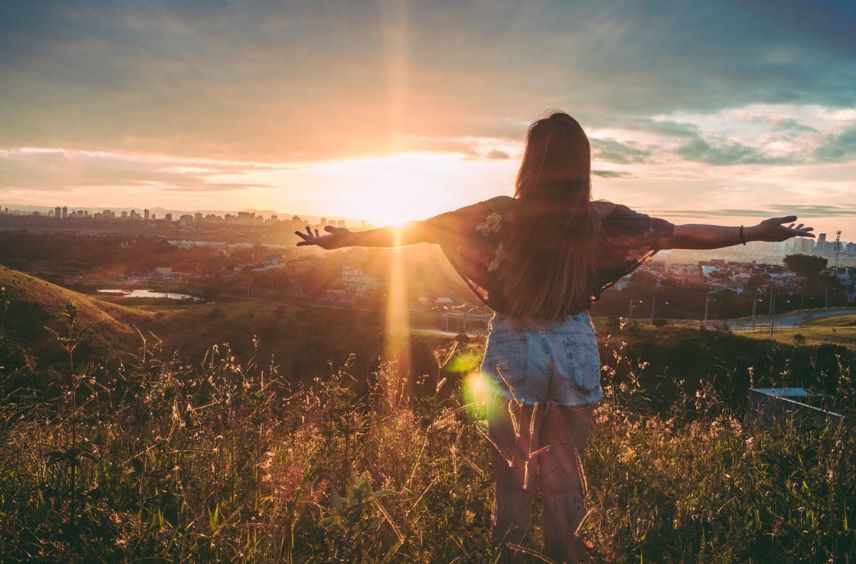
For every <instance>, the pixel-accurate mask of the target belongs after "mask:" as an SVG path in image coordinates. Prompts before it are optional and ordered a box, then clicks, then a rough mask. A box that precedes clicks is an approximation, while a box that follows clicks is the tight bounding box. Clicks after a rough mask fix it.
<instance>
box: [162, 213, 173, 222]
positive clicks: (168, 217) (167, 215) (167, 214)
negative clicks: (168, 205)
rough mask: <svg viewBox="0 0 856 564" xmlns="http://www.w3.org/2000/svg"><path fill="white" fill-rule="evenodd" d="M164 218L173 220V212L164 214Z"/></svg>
mask: <svg viewBox="0 0 856 564" xmlns="http://www.w3.org/2000/svg"><path fill="white" fill-rule="evenodd" d="M163 220H164V221H172V214H171V213H165V214H163Z"/></svg>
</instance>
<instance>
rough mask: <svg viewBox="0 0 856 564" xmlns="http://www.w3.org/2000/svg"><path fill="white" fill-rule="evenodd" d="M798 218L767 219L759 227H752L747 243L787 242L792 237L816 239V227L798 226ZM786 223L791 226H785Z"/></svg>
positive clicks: (748, 233)
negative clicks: (814, 231)
mask: <svg viewBox="0 0 856 564" xmlns="http://www.w3.org/2000/svg"><path fill="white" fill-rule="evenodd" d="M796 220H797V216H795V215H788V216H785V217H771V218H770V219H765V220H764V221H762V222H761V223H759V224H758V225H755V226H753V227H750V228H749V229H748V232H747V233H746V240H747V241H769V242H778V241H785V240H787V239H790V238H791V237H814V233H811V231H813V230H814V227H804V226H803V224H802V223H800V224H799V225H796V223H795V222H796ZM785 223H790V225H788V226H785V225H784V224H785Z"/></svg>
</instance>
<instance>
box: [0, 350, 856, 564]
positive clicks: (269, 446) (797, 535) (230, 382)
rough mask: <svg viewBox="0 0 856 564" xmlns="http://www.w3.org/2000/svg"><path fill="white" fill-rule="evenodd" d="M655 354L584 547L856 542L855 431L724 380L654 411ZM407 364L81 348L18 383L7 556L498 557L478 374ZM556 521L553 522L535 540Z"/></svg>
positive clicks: (835, 555)
mask: <svg viewBox="0 0 856 564" xmlns="http://www.w3.org/2000/svg"><path fill="white" fill-rule="evenodd" d="M457 354H461V355H467V354H471V351H458V353H457ZM452 360H453V362H452V364H454V359H452ZM462 364H467V362H463V363H462ZM636 366H638V363H637V359H627V358H624V357H622V355H621V353H620V352H619V354H617V355H616V356H614V357H612V358H610V359H609V362H608V366H607V368H606V370H605V371H604V384H605V388H606V392H607V400H606V401H605V402H604V403H603V404H602V405H601V407H600V408H599V409H598V410H597V412H596V422H597V424H596V427H595V431H594V433H593V436H592V438H591V441H590V444H589V446H588V448H587V450H586V452H585V456H584V461H583V465H584V468H585V472H586V478H587V483H588V491H589V495H588V499H587V509H588V511H589V515H588V518H587V519H586V521H585V523H584V526H583V529H582V534H583V535H584V538H585V539H586V540H587V541H588V544H589V545H590V548H589V549H588V553H587V554H586V559H587V560H590V561H604V562H612V561H628V562H629V561H644V560H653V561H676V562H677V561H696V560H698V561H756V562H766V561H776V560H780V561H823V562H826V561H841V560H844V559H846V558H847V555H850V554H853V552H854V550H856V533H854V531H853V530H852V529H851V527H850V523H852V522H853V517H854V515H853V507H854V504H856V473H854V453H856V436H854V434H853V433H848V430H847V429H845V428H826V429H822V430H814V431H808V430H805V431H798V430H797V429H795V428H793V427H792V426H788V425H787V424H784V425H782V426H780V427H774V428H754V427H753V426H751V425H747V424H745V422H744V421H742V420H741V419H738V418H737V417H736V415H735V414H734V413H733V412H732V411H731V410H730V409H729V408H728V406H726V405H724V404H723V403H722V402H720V401H719V400H718V399H717V397H716V394H715V393H714V392H713V391H712V390H710V391H708V392H703V393H700V394H699V395H697V396H696V397H691V398H683V402H684V404H685V405H686V406H687V412H688V413H689V412H691V413H693V416H692V417H684V416H681V414H680V413H676V414H675V415H674V416H668V417H667V416H656V415H650V414H649V415H645V416H643V415H640V414H638V413H636V412H634V411H633V410H632V409H631V408H630V407H629V406H630V405H632V404H633V402H632V399H633V395H634V394H635V393H638V389H637V384H638V382H637V381H636V380H635V376H634V370H635V368H634V367H636ZM845 380H846V381H842V389H844V388H846V389H844V393H846V394H851V395H850V396H849V397H852V385H851V384H850V381H849V374H848V375H847V376H846V378H845ZM397 381H398V380H397V376H396V373H395V367H394V366H393V365H390V364H386V365H384V366H383V367H382V368H381V370H379V371H378V372H377V373H376V374H375V375H374V377H373V379H372V381H371V382H368V383H365V382H363V383H360V382H356V381H355V379H354V378H353V376H352V375H351V374H350V373H349V365H348V364H346V365H345V366H342V367H340V368H339V369H336V370H331V373H330V374H328V375H325V376H324V377H323V378H318V379H316V380H315V381H313V382H311V383H309V384H306V385H298V384H295V383H291V382H287V381H284V380H283V379H282V378H280V377H279V375H278V371H277V368H276V366H275V365H272V364H267V365H259V364H258V363H257V361H256V359H255V357H250V358H248V359H245V360H244V361H241V360H239V359H237V358H235V356H234V355H233V354H232V352H231V349H230V348H229V347H228V345H218V346H215V347H213V348H212V349H211V350H210V351H209V354H208V355H207V356H206V358H205V359H204V361H203V362H201V363H199V364H194V365H190V364H186V363H183V362H180V361H177V360H174V359H172V358H169V357H168V356H167V357H164V356H163V355H162V354H161V353H159V352H158V351H157V350H151V349H150V348H149V347H145V348H144V349H143V350H142V351H141V353H140V354H139V355H138V357H137V359H136V360H135V362H133V363H126V364H125V365H123V366H119V367H115V366H113V367H98V366H88V367H81V368H73V369H72V371H71V373H70V374H68V378H67V382H66V384H65V385H64V392H63V394H61V395H59V396H49V395H47V394H44V393H41V392H39V391H38V390H25V389H17V390H9V389H4V388H0V389H4V393H5V394H6V397H4V398H3V401H2V403H0V425H2V426H1V427H0V438H2V447H0V551H1V552H2V554H3V555H4V560H7V561H20V560H34V559H35V560H42V561H127V560H143V559H148V560H156V561H161V560H168V561H214V560H216V561H233V560H241V561H258V562H270V561H286V562H314V561H324V562H336V561H342V562H346V561H347V562H350V561H393V562H402V561H419V562H484V561H490V559H491V555H490V548H489V546H490V545H489V538H490V536H489V526H490V511H491V504H492V479H491V468H490V464H489V462H488V461H489V456H488V455H489V451H488V448H490V447H489V445H488V444H487V443H486V441H485V440H484V438H483V433H482V432H481V430H480V428H481V427H483V425H484V422H483V421H482V420H481V417H480V411H479V410H478V409H474V408H473V406H464V405H462V402H463V400H462V399H461V397H462V395H461V394H459V393H458V394H452V395H450V396H443V398H441V396H440V394H437V393H436V390H437V384H438V382H439V381H441V380H440V379H439V375H437V376H435V375H432V376H431V377H428V378H423V379H422V380H421V381H420V383H419V384H418V385H417V386H416V392H415V393H414V395H413V399H409V400H408V399H402V396H401V394H400V393H399V392H398V390H399V388H398V387H397V385H396V382H397ZM690 408H691V409H690ZM72 477H73V480H72ZM72 481H73V483H72ZM538 537H539V531H538V529H537V527H535V528H533V530H532V535H531V538H530V540H529V545H530V547H532V548H531V550H532V551H533V552H531V553H530V556H528V557H527V558H531V559H532V560H533V561H537V558H538V557H537V554H536V553H535V552H534V547H537V546H538V544H537V543H538Z"/></svg>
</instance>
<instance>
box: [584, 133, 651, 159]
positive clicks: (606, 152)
mask: <svg viewBox="0 0 856 564" xmlns="http://www.w3.org/2000/svg"><path fill="white" fill-rule="evenodd" d="M591 145H592V148H594V149H595V151H594V153H595V157H596V158H598V159H600V160H604V161H609V162H613V163H619V164H631V163H642V162H645V160H646V159H647V158H648V157H649V156H650V155H651V151H649V150H648V149H643V148H641V147H637V146H636V145H634V144H631V143H622V142H620V141H616V140H615V139H610V138H607V139H592V140H591Z"/></svg>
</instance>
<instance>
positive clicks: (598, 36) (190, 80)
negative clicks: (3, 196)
mask: <svg viewBox="0 0 856 564" xmlns="http://www.w3.org/2000/svg"><path fill="white" fill-rule="evenodd" d="M751 4H752V5H751V6H747V5H745V3H738V2H736V1H734V0H724V1H723V2H716V3H710V2H700V1H699V2H693V1H688V2H676V3H670V4H669V6H668V8H667V9H664V8H663V7H662V5H661V3H659V2H655V1H654V0H640V1H639V2H623V1H604V2H582V3H576V2H575V3H570V2H544V3H539V4H538V5H535V6H532V5H530V4H529V3H526V4H525V5H524V4H521V3H516V2H512V1H511V0H503V1H497V2H490V3H479V4H478V6H477V7H474V6H472V5H469V4H468V3H453V2H438V3H434V2H431V3H418V2H411V3H408V4H407V5H406V9H403V8H402V7H403V6H404V3H399V2H396V1H394V0H391V1H388V2H379V3H363V2H351V3H345V4H342V5H341V6H339V7H338V8H336V9H335V10H332V9H330V8H329V7H327V6H325V5H324V4H323V3H313V2H309V3H291V2H283V3H264V2H262V3H251V4H246V3H221V2H217V3H208V2H199V1H196V2H181V3H167V2H164V1H159V0H153V1H151V2H138V3H133V2H110V1H108V0H104V1H98V2H96V1H95V0H67V1H64V2H32V1H30V0H7V1H5V2H2V3H0V52H2V53H3V57H2V58H0V76H2V77H3V88H2V90H0V122H2V123H3V127H2V128H0V146H22V145H30V146H63V147H77V148H81V149H89V150H111V151H123V152H144V153H160V154H172V155H184V156H193V157H199V156H204V157H208V158H217V159H236V160H253V161H257V160H266V161H270V162H282V161H284V160H307V159H312V160H318V159H330V158H338V157H342V156H357V155H365V154H376V153H377V152H380V151H385V150H389V149H390V147H392V146H394V143H393V141H394V139H395V138H396V136H398V135H402V134H407V135H421V136H433V137H465V136H475V137H500V136H506V135H507V136H510V137H512V138H519V137H520V136H522V134H523V132H525V128H526V125H527V124H528V123H529V122H531V121H532V120H533V119H535V118H536V117H537V116H538V115H539V114H540V113H541V112H542V111H543V110H544V108H545V107H548V106H558V107H562V108H565V109H567V110H569V111H571V112H572V113H574V114H575V115H579V116H580V118H581V119H582V120H583V121H584V122H586V123H606V124H611V125H615V124H616V123H618V122H620V120H622V119H632V118H646V117H648V116H651V115H654V114H657V113H663V112H671V111H674V110H675V109H676V108H680V109H684V110H687V111H701V112H710V111H716V110H717V109H721V108H726V107H735V106H743V105H746V104H750V103H762V102H763V103H796V104H822V105H827V106H830V107H853V106H856V68H854V66H853V64H852V61H853V54H854V52H856V39H854V35H856V34H853V33H852V21H853V16H854V8H853V4H852V2H848V1H846V0H838V1H832V2H829V3H824V6H823V9H819V8H817V6H816V5H815V4H814V3H812V2H809V1H808V0H795V1H792V2H787V3H784V5H783V4H782V3H781V2H773V1H772V0H767V1H765V0H761V1H759V2H752V3H751ZM736 14H739V16H736ZM474 71H475V72H474ZM652 127H653V126H652ZM660 127H661V129H662V132H663V133H664V134H667V132H668V130H669V129H670V128H673V129H672V131H671V134H673V135H685V136H686V135H688V133H689V132H687V131H681V129H680V127H677V128H675V126H674V125H673V124H662V125H660Z"/></svg>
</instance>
